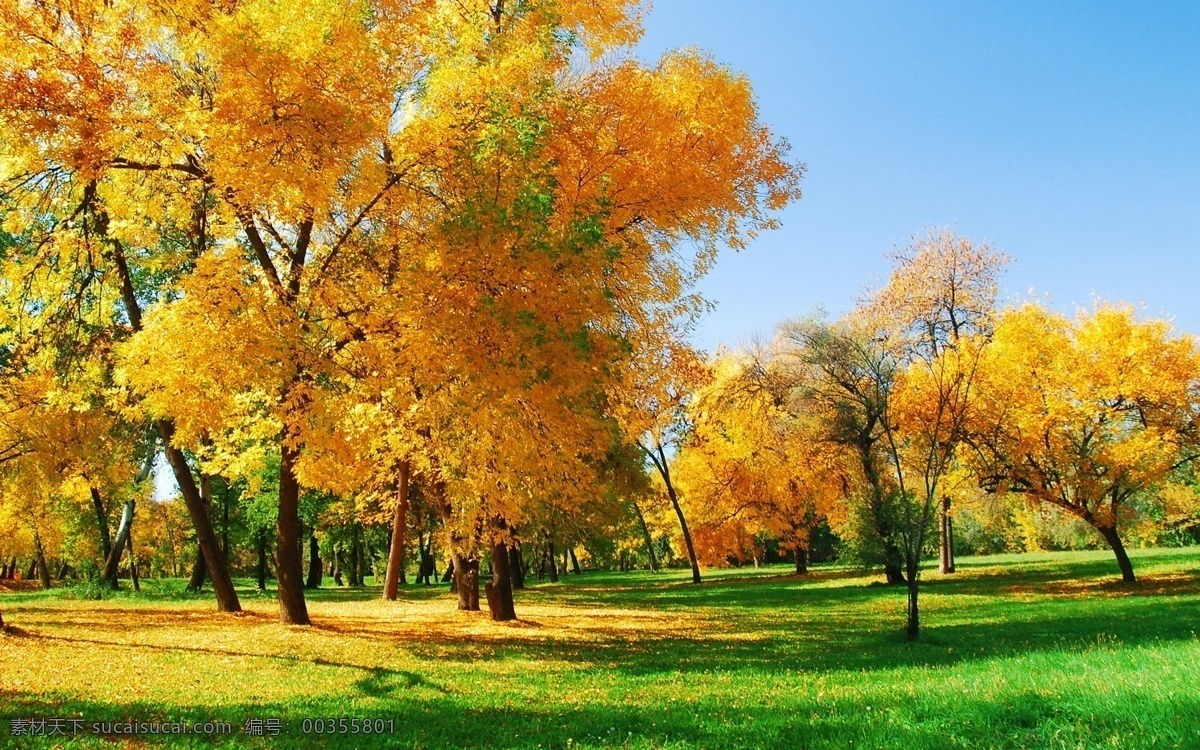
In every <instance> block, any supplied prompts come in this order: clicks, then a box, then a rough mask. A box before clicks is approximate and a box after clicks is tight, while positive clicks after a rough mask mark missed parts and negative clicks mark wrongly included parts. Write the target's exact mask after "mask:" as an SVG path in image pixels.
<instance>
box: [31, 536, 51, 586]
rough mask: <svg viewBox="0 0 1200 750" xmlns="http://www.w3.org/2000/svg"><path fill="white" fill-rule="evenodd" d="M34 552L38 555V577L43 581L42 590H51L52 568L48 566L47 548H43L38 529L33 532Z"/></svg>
mask: <svg viewBox="0 0 1200 750" xmlns="http://www.w3.org/2000/svg"><path fill="white" fill-rule="evenodd" d="M33 551H34V554H35V555H37V569H38V577H39V578H41V580H42V588H43V589H48V588H50V568H49V566H47V565H46V548H45V547H43V546H42V537H41V535H39V534H38V532H37V529H34V530H33Z"/></svg>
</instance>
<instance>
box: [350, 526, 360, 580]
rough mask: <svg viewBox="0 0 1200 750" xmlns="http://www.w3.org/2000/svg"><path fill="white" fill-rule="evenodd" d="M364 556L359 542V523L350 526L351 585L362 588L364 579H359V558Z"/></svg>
mask: <svg viewBox="0 0 1200 750" xmlns="http://www.w3.org/2000/svg"><path fill="white" fill-rule="evenodd" d="M361 554H362V544H361V543H360V541H359V531H358V522H357V521H355V522H354V523H352V524H351V525H350V585H351V586H361V585H362V579H361V578H359V577H358V571H359V562H358V558H359V556H360V555H361Z"/></svg>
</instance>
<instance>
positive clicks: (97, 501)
mask: <svg viewBox="0 0 1200 750" xmlns="http://www.w3.org/2000/svg"><path fill="white" fill-rule="evenodd" d="M88 489H90V490H91V493H92V507H93V508H95V509H96V522H97V524H98V525H99V527H100V555H101V557H103V558H104V561H105V562H106V563H107V562H108V556H109V555H110V554H112V533H111V532H110V531H109V529H108V511H107V510H105V509H104V500H103V499H102V498H101V497H100V490H98V489H96V488H95V487H89V488H88Z"/></svg>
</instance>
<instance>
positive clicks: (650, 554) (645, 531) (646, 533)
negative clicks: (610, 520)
mask: <svg viewBox="0 0 1200 750" xmlns="http://www.w3.org/2000/svg"><path fill="white" fill-rule="evenodd" d="M630 502H632V503H633V510H634V512H636V513H637V520H638V526H640V527H641V529H642V539H643V540H644V541H645V542H646V558H647V560H649V565H650V572H651V573H657V572H658V558H657V557H656V556H655V554H654V538H653V537H651V536H650V527H649V526H647V525H646V517H645V516H644V515H643V514H642V508H641V506H639V505H638V504H637V502H635V501H632V500H631V501H630Z"/></svg>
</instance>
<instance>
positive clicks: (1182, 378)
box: [969, 303, 1200, 583]
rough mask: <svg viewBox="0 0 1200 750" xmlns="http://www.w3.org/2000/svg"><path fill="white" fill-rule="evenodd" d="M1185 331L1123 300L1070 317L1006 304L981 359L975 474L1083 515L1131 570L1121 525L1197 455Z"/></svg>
mask: <svg viewBox="0 0 1200 750" xmlns="http://www.w3.org/2000/svg"><path fill="white" fill-rule="evenodd" d="M1198 366H1200V359H1198V354H1197V350H1196V344H1195V341H1194V340H1193V339H1192V337H1191V336H1187V335H1181V334H1178V333H1176V332H1174V331H1173V330H1172V328H1171V326H1170V324H1169V323H1168V322H1166V321H1163V320H1140V319H1139V318H1138V316H1137V315H1136V314H1135V312H1134V310H1133V309H1132V308H1130V307H1128V306H1117V305H1104V304H1102V305H1099V306H1097V307H1096V308H1095V309H1094V310H1092V311H1090V312H1087V311H1081V312H1079V313H1078V314H1077V316H1076V317H1075V318H1074V319H1073V320H1072V319H1069V318H1067V317H1065V316H1063V315H1060V314H1058V313H1054V312H1051V311H1049V310H1047V309H1046V308H1044V307H1042V306H1041V305H1037V304H1033V303H1030V304H1026V305H1023V306H1021V307H1018V308H1014V309H1012V310H1009V311H1007V312H1006V313H1005V314H1004V315H1003V317H1002V318H1001V319H1000V321H999V324H998V325H997V326H996V333H995V341H994V344H993V346H992V347H991V348H990V349H989V351H988V352H987V354H986V356H985V360H984V362H983V363H982V364H981V367H980V379H979V384H978V400H979V404H978V408H976V409H975V410H974V411H973V418H972V420H971V423H970V446H971V451H970V453H969V456H970V462H971V466H972V468H973V469H974V470H975V472H976V474H977V475H978V477H979V479H980V481H981V482H982V484H983V485H984V486H985V487H986V488H988V489H990V490H992V491H995V492H1005V491H1009V492H1016V493H1021V494H1023V495H1024V496H1025V497H1026V498H1027V499H1029V500H1030V501H1031V502H1035V503H1041V504H1046V505H1049V506H1053V507H1055V508H1057V509H1059V510H1060V511H1062V512H1064V513H1066V514H1069V515H1070V516H1073V517H1075V518H1079V519H1081V520H1082V521H1084V522H1086V523H1088V524H1089V525H1091V526H1092V527H1093V528H1095V529H1096V531H1097V532H1098V533H1099V535H1100V536H1101V537H1102V538H1103V539H1104V541H1105V542H1106V543H1107V544H1108V545H1109V547H1110V548H1111V549H1112V551H1113V554H1114V555H1115V556H1116V558H1117V564H1118V566H1119V567H1120V570H1121V576H1122V578H1123V579H1124V580H1125V581H1126V582H1127V583H1132V582H1133V581H1134V580H1135V577H1134V571H1133V565H1132V563H1131V562H1130V560H1129V555H1128V554H1127V553H1126V551H1125V546H1124V543H1123V541H1122V539H1121V533H1120V529H1121V527H1122V526H1123V525H1125V524H1127V523H1128V522H1129V521H1130V520H1131V518H1132V517H1133V515H1134V513H1135V510H1136V503H1137V502H1138V501H1139V500H1140V499H1142V498H1141V497H1140V496H1141V495H1143V494H1145V493H1146V492H1147V491H1149V490H1150V489H1152V488H1155V487H1157V486H1159V485H1160V484H1161V483H1163V482H1164V481H1165V480H1166V479H1168V477H1169V476H1170V475H1171V473H1172V471H1173V470H1174V469H1176V468H1178V467H1181V466H1185V465H1187V464H1189V463H1191V462H1192V461H1193V460H1194V459H1195V458H1196V456H1197V452H1196V451H1197V448H1196V442H1195V436H1196V428H1197V425H1196V400H1195V399H1196V393H1197V388H1198V386H1200V369H1198Z"/></svg>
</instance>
